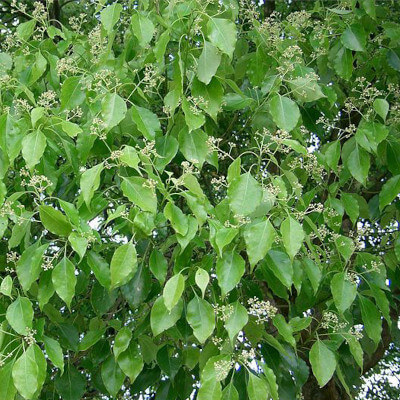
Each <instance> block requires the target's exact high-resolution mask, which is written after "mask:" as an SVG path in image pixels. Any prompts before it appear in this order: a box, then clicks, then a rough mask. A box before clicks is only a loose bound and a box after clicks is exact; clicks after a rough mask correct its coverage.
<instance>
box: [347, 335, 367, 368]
mask: <svg viewBox="0 0 400 400" xmlns="http://www.w3.org/2000/svg"><path fill="white" fill-rule="evenodd" d="M346 342H347V344H348V345H349V348H350V353H351V354H352V356H353V357H354V360H355V361H356V363H357V364H358V365H359V367H360V368H361V370H362V369H363V364H364V354H363V350H362V347H361V344H360V342H359V341H358V340H357V339H356V338H355V337H354V336H352V335H347V336H346Z"/></svg>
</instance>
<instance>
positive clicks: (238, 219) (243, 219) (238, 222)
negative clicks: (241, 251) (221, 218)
mask: <svg viewBox="0 0 400 400" xmlns="http://www.w3.org/2000/svg"><path fill="white" fill-rule="evenodd" d="M233 218H234V219H235V221H236V223H235V224H232V223H231V222H230V221H229V220H226V221H225V222H224V226H225V227H226V228H240V227H241V226H243V225H246V224H248V223H250V222H251V218H250V217H244V216H243V215H240V214H235V215H234V216H233Z"/></svg>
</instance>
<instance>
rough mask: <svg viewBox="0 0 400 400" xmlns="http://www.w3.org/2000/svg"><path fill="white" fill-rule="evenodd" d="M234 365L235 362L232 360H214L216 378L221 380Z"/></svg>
mask: <svg viewBox="0 0 400 400" xmlns="http://www.w3.org/2000/svg"><path fill="white" fill-rule="evenodd" d="M234 365H235V362H234V361H233V360H219V361H215V363H214V370H215V375H216V378H217V380H219V381H222V380H223V379H225V378H226V377H227V376H228V374H229V372H230V370H231V369H232V368H233V366H234Z"/></svg>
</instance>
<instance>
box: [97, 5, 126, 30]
mask: <svg viewBox="0 0 400 400" xmlns="http://www.w3.org/2000/svg"><path fill="white" fill-rule="evenodd" d="M121 11H122V5H121V4H119V3H113V4H111V5H109V6H107V7H106V8H105V9H104V10H103V11H102V12H101V13H100V20H101V24H102V25H103V27H104V29H105V30H106V32H107V33H108V34H109V35H110V34H111V32H112V30H113V28H114V25H115V24H116V23H117V22H118V20H119V16H120V14H121Z"/></svg>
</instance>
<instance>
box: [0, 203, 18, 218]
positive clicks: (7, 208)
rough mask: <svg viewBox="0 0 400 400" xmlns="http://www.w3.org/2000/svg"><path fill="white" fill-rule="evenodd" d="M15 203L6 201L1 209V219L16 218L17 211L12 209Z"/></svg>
mask: <svg viewBox="0 0 400 400" xmlns="http://www.w3.org/2000/svg"><path fill="white" fill-rule="evenodd" d="M12 206H13V203H11V202H10V201H8V200H6V201H5V202H4V203H3V204H2V206H1V207H0V217H12V216H15V211H14V209H13V208H12Z"/></svg>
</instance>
